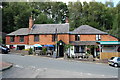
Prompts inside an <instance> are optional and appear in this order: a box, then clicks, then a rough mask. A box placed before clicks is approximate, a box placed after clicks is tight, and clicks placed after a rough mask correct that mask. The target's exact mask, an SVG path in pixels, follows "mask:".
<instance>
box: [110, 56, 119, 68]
mask: <svg viewBox="0 0 120 80" xmlns="http://www.w3.org/2000/svg"><path fill="white" fill-rule="evenodd" d="M108 64H109V65H111V66H114V67H119V66H120V57H111V58H110V59H109V60H108Z"/></svg>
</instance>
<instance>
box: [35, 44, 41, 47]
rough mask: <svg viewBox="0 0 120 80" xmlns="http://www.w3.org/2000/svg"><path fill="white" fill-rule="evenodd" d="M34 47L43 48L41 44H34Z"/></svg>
mask: <svg viewBox="0 0 120 80" xmlns="http://www.w3.org/2000/svg"><path fill="white" fill-rule="evenodd" d="M33 47H42V45H40V44H34V45H33Z"/></svg>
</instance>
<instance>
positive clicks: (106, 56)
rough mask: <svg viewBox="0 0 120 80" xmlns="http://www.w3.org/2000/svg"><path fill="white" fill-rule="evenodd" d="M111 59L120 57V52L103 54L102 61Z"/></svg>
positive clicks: (101, 55) (101, 54)
mask: <svg viewBox="0 0 120 80" xmlns="http://www.w3.org/2000/svg"><path fill="white" fill-rule="evenodd" d="M111 57H120V52H101V53H100V59H110V58H111Z"/></svg>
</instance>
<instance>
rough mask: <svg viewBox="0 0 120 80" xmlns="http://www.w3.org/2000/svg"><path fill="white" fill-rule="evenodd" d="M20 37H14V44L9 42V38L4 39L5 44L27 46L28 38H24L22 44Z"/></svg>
mask: <svg viewBox="0 0 120 80" xmlns="http://www.w3.org/2000/svg"><path fill="white" fill-rule="evenodd" d="M19 40H20V37H19V36H15V41H14V42H10V36H7V37H6V44H9V45H10V44H11V45H12V44H28V36H24V42H20V41H19Z"/></svg>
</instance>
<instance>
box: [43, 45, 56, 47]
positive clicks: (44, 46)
mask: <svg viewBox="0 0 120 80" xmlns="http://www.w3.org/2000/svg"><path fill="white" fill-rule="evenodd" d="M44 47H54V46H53V45H44Z"/></svg>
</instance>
